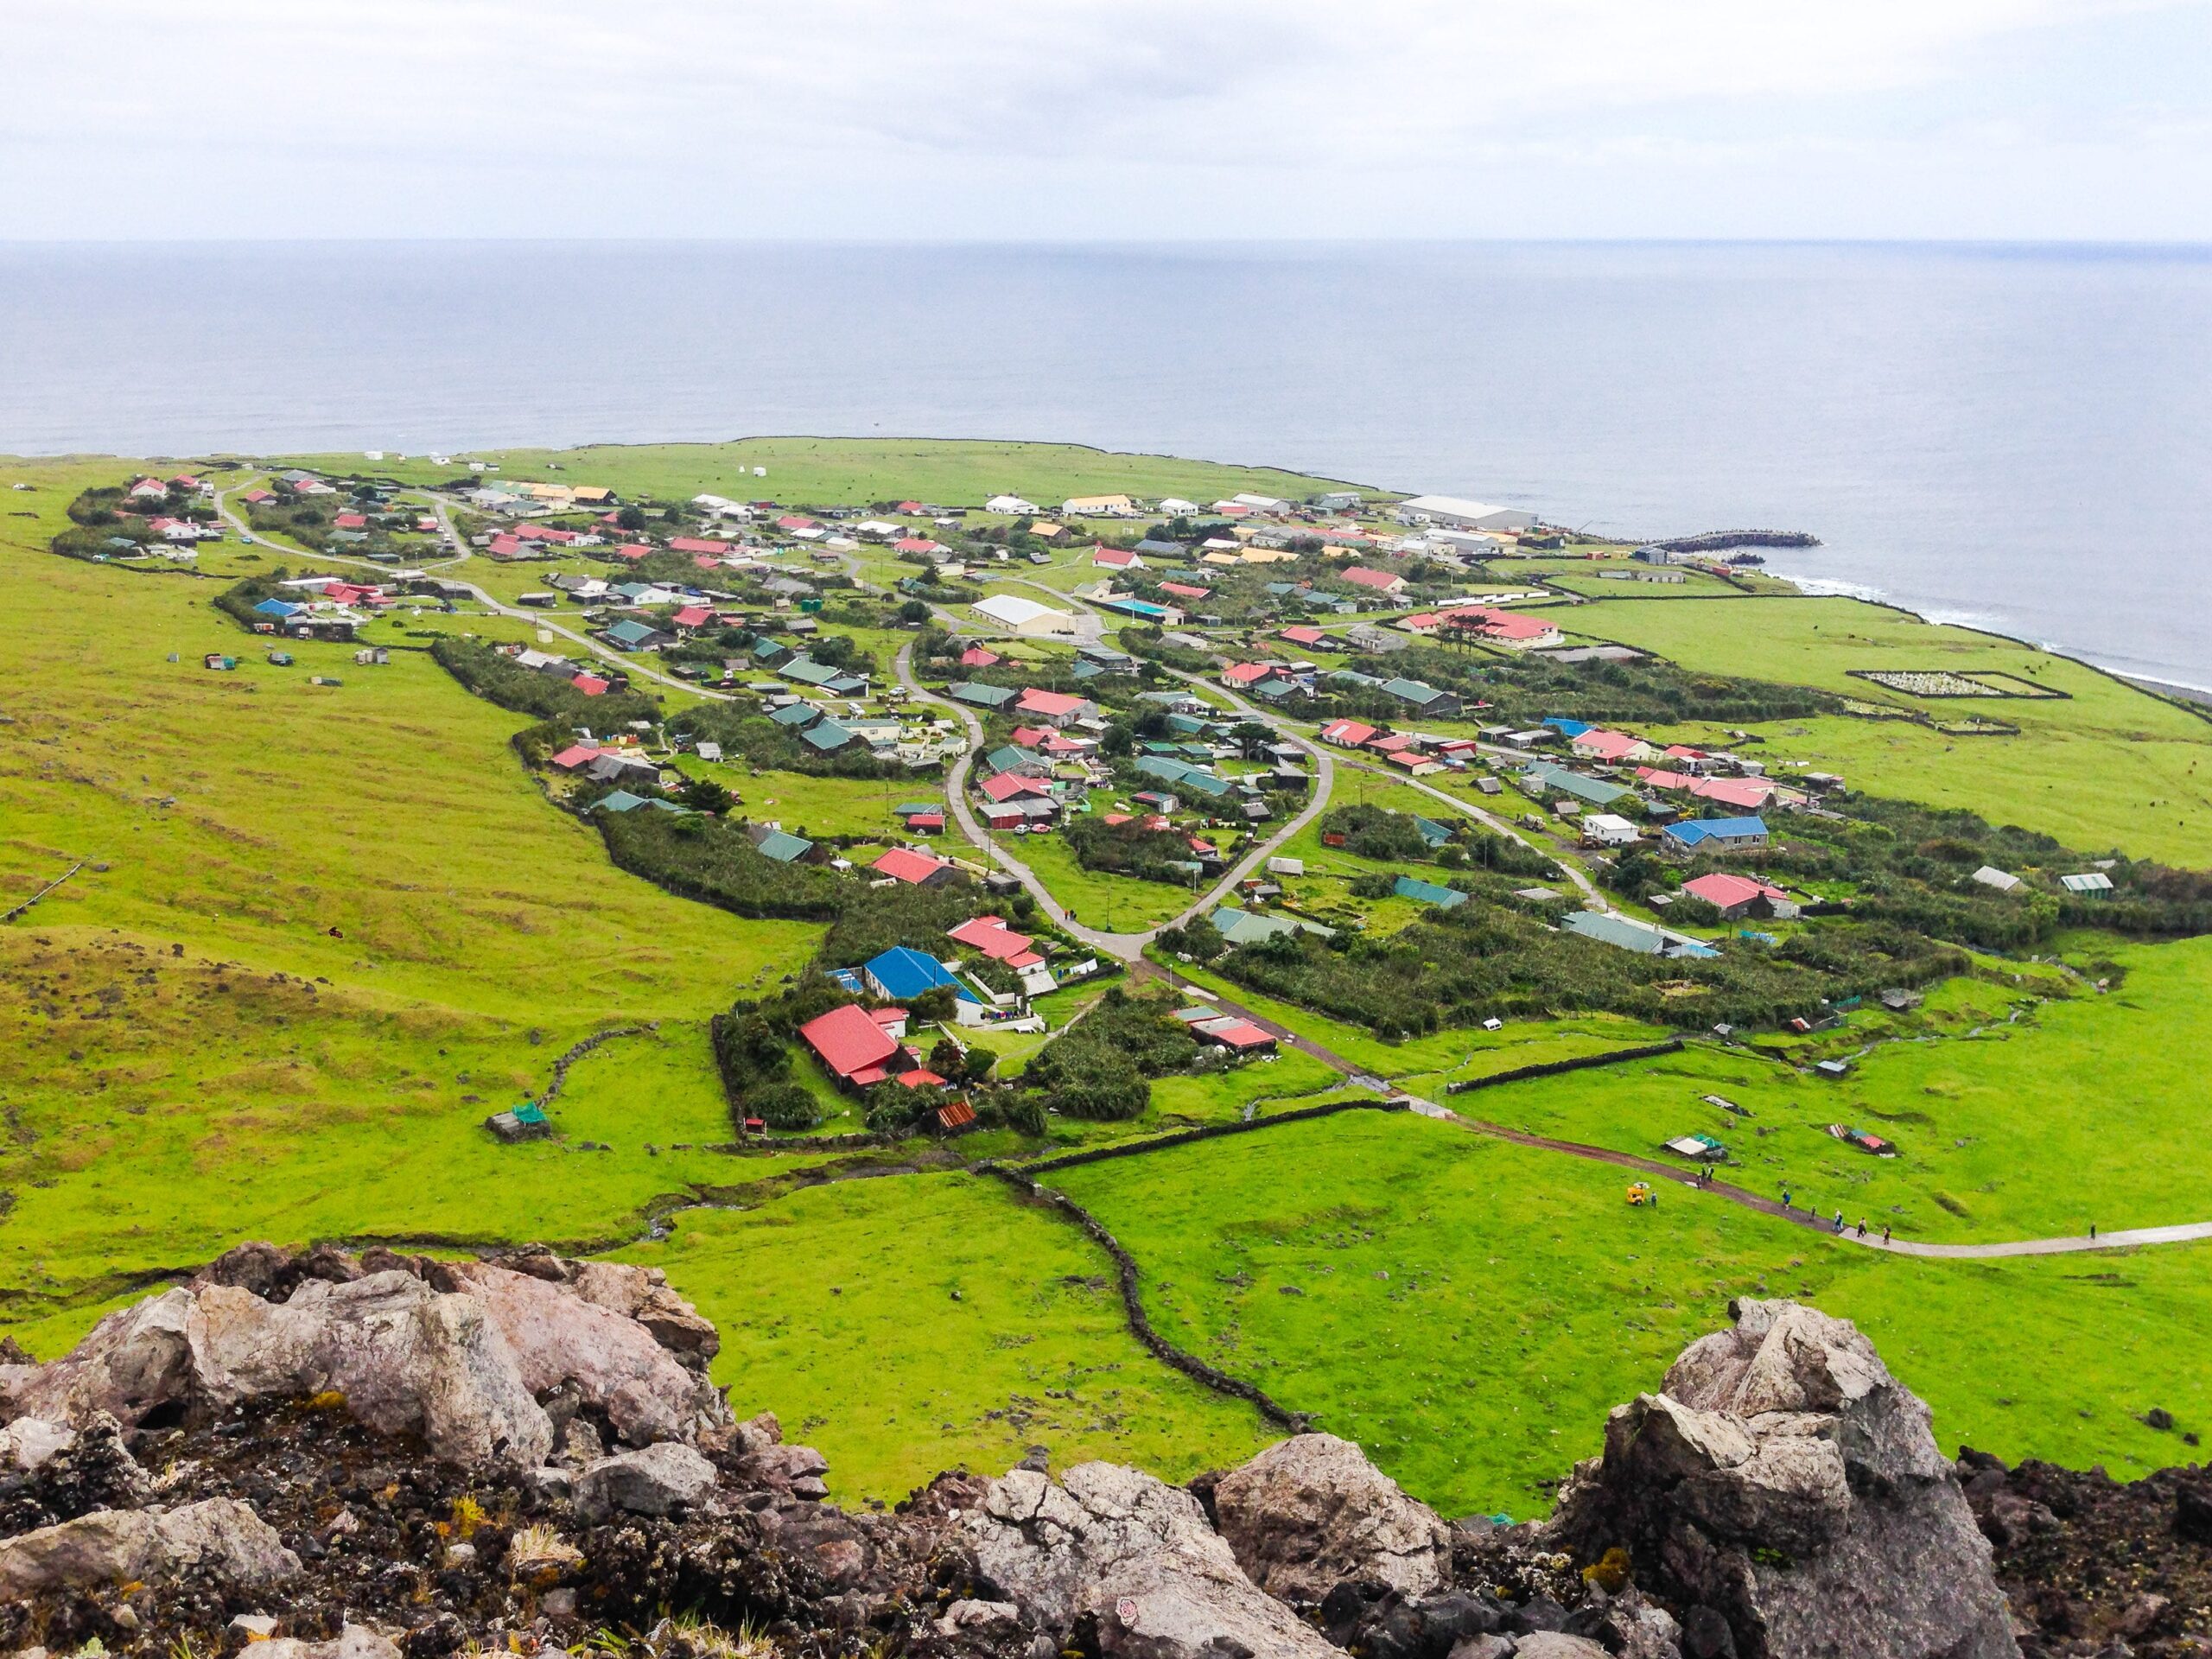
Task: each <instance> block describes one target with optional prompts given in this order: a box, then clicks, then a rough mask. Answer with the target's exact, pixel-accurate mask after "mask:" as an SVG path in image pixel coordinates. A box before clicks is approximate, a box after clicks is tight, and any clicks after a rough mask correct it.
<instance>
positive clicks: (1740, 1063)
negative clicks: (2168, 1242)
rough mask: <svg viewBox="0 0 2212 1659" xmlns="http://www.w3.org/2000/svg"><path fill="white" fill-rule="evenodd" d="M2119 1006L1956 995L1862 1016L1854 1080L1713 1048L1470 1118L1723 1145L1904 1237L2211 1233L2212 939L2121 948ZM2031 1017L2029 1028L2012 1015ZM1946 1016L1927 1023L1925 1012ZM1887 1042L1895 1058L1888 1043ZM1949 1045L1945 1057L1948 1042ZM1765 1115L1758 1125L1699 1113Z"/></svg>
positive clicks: (2088, 1000)
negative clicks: (1713, 1100) (2204, 1047)
mask: <svg viewBox="0 0 2212 1659" xmlns="http://www.w3.org/2000/svg"><path fill="white" fill-rule="evenodd" d="M2114 954H2115V956H2116V957H2117V958H2118V960H2119V961H2120V963H2123V964H2124V965H2125V967H2126V969H2127V977H2126V981H2125V982H2124V983H2123V984H2121V985H2120V988H2118V989H2116V990H2114V991H2113V992H2112V993H2110V994H2109V995H2104V996H2097V995H2094V994H2090V995H2077V996H2075V997H2071V998H2069V999H2067V1000H2064V1001H2043V1002H2040V1003H2037V1002H2033V1001H2031V1000H2029V999H2026V998H2024V997H2023V996H2022V995H2021V994H2020V992H2019V991H2018V989H2016V988H2010V987H2007V986H2003V985H1991V984H1987V983H1982V982H1974V981H1966V982H1958V983H1957V985H1956V987H1955V988H1950V989H1952V991H1953V994H1952V995H1951V996H1950V997H1949V998H1948V1009H1947V1008H1946V1007H1945V1000H1944V999H1931V1002H1930V1010H1932V1011H1933V1012H1934V1013H1935V1014H1937V1015H1940V1016H1942V1017H1940V1018H1924V1017H1916V1018H1914V1019H1913V1020H1909V1021H1904V1022H1898V1021H1893V1020H1886V1019H1884V1018H1882V1017H1880V1016H1879V1015H1878V1014H1867V1015H1854V1016H1853V1021H1852V1024H1853V1027H1854V1028H1855V1033H1854V1034H1852V1035H1848V1036H1845V1035H1840V1034H1839V1035H1837V1036H1836V1037H1834V1039H1832V1040H1830V1041H1829V1042H1828V1043H1827V1046H1826V1048H1827V1052H1839V1053H1845V1054H1849V1053H1853V1052H1858V1051H1859V1049H1861V1048H1862V1047H1864V1046H1865V1045H1866V1043H1867V1042H1869V1041H1873V1042H1875V1043H1876V1044H1877V1046H1874V1047H1872V1049H1871V1051H1870V1052H1866V1054H1865V1056H1864V1058H1860V1059H1859V1060H1857V1061H1855V1062H1854V1064H1853V1068H1852V1071H1851V1073H1850V1075H1849V1076H1848V1077H1844V1078H1842V1079H1840V1080H1836V1081H1830V1080H1828V1079H1825V1078H1821V1077H1813V1076H1811V1075H1809V1074H1808V1073H1806V1072H1802V1071H1796V1070H1793V1069H1792V1068H1790V1067H1789V1066H1786V1065H1779V1064H1777V1063H1776V1062H1774V1061H1771V1060H1761V1059H1758V1058H1753V1057H1751V1056H1750V1055H1746V1054H1743V1053H1740V1052H1727V1051H1723V1050H1719V1049H1715V1048H1713V1047H1710V1046H1704V1045H1697V1046H1692V1047H1691V1048H1689V1049H1688V1050H1685V1051H1684V1052H1681V1053H1679V1054H1675V1055H1669V1056H1668V1057H1666V1058H1662V1059H1656V1060H1644V1061H1638V1062H1634V1063H1631V1064H1630V1065H1623V1066H1618V1067H1610V1068H1607V1069H1605V1070H1604V1071H1594V1072H1580V1073H1577V1074H1575V1075H1573V1076H1572V1077H1557V1078H1542V1079H1538V1080H1535V1081H1532V1082H1529V1083H1523V1084H1511V1085H1509V1086H1507V1087H1504V1088H1501V1089H1497V1090H1485V1091H1484V1093H1482V1094H1480V1095H1478V1096H1470V1097H1469V1098H1468V1099H1467V1100H1466V1101H1465V1102H1464V1103H1462V1105H1463V1109H1465V1111H1467V1112H1468V1113H1469V1114H1470V1115H1471V1116H1479V1117H1484V1118H1487V1119H1489V1120H1491V1122H1501V1123H1504V1124H1506V1125H1508V1126H1509V1127H1511V1128H1526V1129H1531V1130H1534V1131H1535V1132H1537V1133H1539V1134H1541V1135H1551V1136H1554V1137H1558V1138H1561V1139H1566V1140H1572V1141H1583V1142H1586V1143H1590V1144H1594V1145H1599V1146H1608V1147H1619V1148H1621V1149H1622V1150H1624V1151H1631V1152H1640V1153H1645V1154H1653V1153H1656V1150H1657V1148H1658V1146H1659V1143H1660V1142H1661V1141H1665V1140H1668V1139H1669V1138H1671V1137H1673V1136H1675V1135H1685V1134H1707V1135H1713V1136H1714V1137H1716V1138H1717V1139H1719V1140H1720V1141H1723V1142H1725V1143H1726V1145H1727V1146H1728V1147H1729V1148H1730V1150H1731V1151H1732V1153H1733V1154H1735V1156H1736V1158H1737V1159H1738V1160H1739V1161H1740V1167H1739V1168H1736V1169H1732V1170H1731V1171H1730V1172H1729V1178H1730V1179H1732V1180H1734V1181H1736V1182H1737V1183H1738V1185H1743V1186H1745V1187H1746V1188H1748V1189H1750V1190H1751V1191H1752V1192H1758V1193H1760V1194H1761V1195H1763V1196H1765V1197H1774V1196H1776V1195H1777V1194H1778V1193H1779V1192H1781V1191H1782V1190H1783V1187H1784V1186H1787V1187H1788V1188H1789V1191H1790V1192H1791V1193H1792V1194H1793V1196H1794V1198H1795V1199H1796V1202H1797V1203H1798V1204H1800V1205H1805V1204H1810V1205H1813V1206H1814V1207H1815V1208H1816V1209H1818V1210H1819V1211H1821V1212H1822V1213H1828V1212H1831V1211H1834V1210H1835V1209H1837V1208H1839V1207H1840V1208H1841V1209H1842V1210H1843V1211H1844V1213H1845V1215H1846V1216H1847V1217H1848V1218H1849V1219H1851V1220H1852V1221H1853V1222H1854V1223H1855V1222H1856V1221H1857V1220H1858V1219H1859V1217H1861V1216H1865V1217H1869V1218H1870V1219H1871V1220H1872V1224H1874V1225H1876V1226H1880V1225H1882V1224H1885V1223H1887V1224H1891V1225H1892V1226H1894V1227H1895V1228H1896V1229H1897V1232H1898V1234H1899V1235H1900V1236H1904V1237H1908V1238H1924V1239H1932V1240H1941V1241H1945V1242H1957V1243H1977V1242H1983V1241H1988V1240H1997V1239H2008V1238H2035V1237H2043V1236H2052V1235H2060V1234H2066V1235H2078V1234H2081V1233H2085V1232H2087V1231H2088V1227H2089V1225H2090V1224H2091V1223H2093V1222H2094V1223H2095V1224H2097V1225H2098V1226H2099V1227H2101V1229H2102V1230H2105V1231H2107V1232H2111V1231H2114V1230H2120V1229H2122V1228H2133V1227H2158V1226H2165V1225H2169V1224H2173V1223H2177V1222H2184V1221H2200V1220H2202V1219H2204V1217H2205V1215H2206V1213H2207V1210H2208V1205H2207V1204H2206V1202H2205V1197H2204V1192H2203V1184H2202V1180H2201V1179H2199V1173H2200V1172H2199V1169H2198V1166H2197V1164H2196V1160H2195V1159H2194V1157H2193V1156H2192V1155H2190V1149H2192V1148H2194V1147H2197V1146H2199V1145H2201V1144H2202V1141H2203V1137H2204V1133H2205V1128H2206V1112H2205V1107H2204V1103H2203V1099H2202V1093H2201V1091H2200V1090H2198V1089H2197V1088H2196V1086H2195V1083H2194V1079H2195V1077H2196V1071H2197V1060H2196V1056H2197V1055H2198V1053H2200V1052H2202V1051H2201V1049H2200V1047H2199V1045H2200V1044H2202V1042H2203V1041H2205V1039H2206V1036H2207V1030H2206V1021H2207V1018H2208V1011H2212V939H2194V940H2190V941H2188V942H2185V943H2183V944H2169V945H2161V946H2138V947H2132V948H2122V949H2120V950H2117V951H2115V953H2114ZM2015 1006H2017V1007H2020V1008H2021V1009H2022V1010H2023V1011H2024V1017H2023V1018H2022V1019H2020V1020H2018V1022H2017V1023H2012V1020H2011V1016H2012V1009H2013V1007H2015ZM1928 1012H1929V1011H1923V1014H1926V1013H1928ZM1885 1031H1887V1032H1889V1033H1891V1040H1888V1041H1881V1040H1879V1033H1883V1032H1885ZM1937 1036H1940V1037H1941V1038H1942V1040H1931V1039H1933V1038H1935V1037H1937ZM1707 1094H1718V1095H1720V1096H1724V1097H1725V1098H1726V1099H1729V1100H1732V1101H1733V1102H1735V1103H1737V1104H1738V1105H1740V1106H1745V1107H1748V1108H1749V1109H1751V1112H1752V1113H1753V1116H1752V1117H1751V1119H1750V1120H1749V1121H1745V1120H1744V1119H1741V1118H1737V1117H1733V1116H1731V1115H1729V1114H1728V1113H1726V1111H1723V1110H1721V1109H1718V1108H1715V1107H1712V1106H1708V1105H1706V1104H1705V1103H1703V1102H1702V1101H1701V1099H1700V1096H1704V1095H1707ZM1832 1122H1841V1123H1844V1124H1846V1125H1850V1126H1856V1127H1858V1128H1864V1129H1867V1130H1870V1131H1872V1132H1873V1133H1874V1134H1877V1135H1882V1136H1884V1137H1885V1138H1886V1139H1888V1140H1891V1141H1894V1142H1895V1143H1896V1144H1897V1146H1898V1147H1900V1148H1901V1150H1902V1154H1903V1155H1902V1156H1899V1157H1897V1158H1894V1159H1890V1158H1870V1157H1868V1156H1866V1154H1862V1153H1858V1152H1854V1151H1853V1150H1852V1149H1851V1148H1849V1147H1846V1146H1845V1145H1843V1144H1842V1143H1841V1142H1840V1141H1837V1140H1835V1139H1834V1137H1832V1136H1830V1135H1828V1134H1827V1133H1826V1126H1827V1124H1829V1123H1832Z"/></svg>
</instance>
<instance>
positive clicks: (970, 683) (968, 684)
mask: <svg viewBox="0 0 2212 1659" xmlns="http://www.w3.org/2000/svg"><path fill="white" fill-rule="evenodd" d="M945 695H946V696H950V697H951V698H952V700H953V701H954V702H964V703H967V704H969V706H970V707H971V708H976V709H1003V708H1005V707H1006V706H1007V704H1008V703H1009V702H1013V701H1014V699H1015V698H1016V697H1018V696H1020V695H1021V693H1020V692H1019V691H1017V690H1014V688H1013V687H1012V686H1010V685H985V684H983V683H982V682H980V681H976V680H963V681H962V682H960V683H959V684H957V685H949V686H947V687H946V688H945Z"/></svg>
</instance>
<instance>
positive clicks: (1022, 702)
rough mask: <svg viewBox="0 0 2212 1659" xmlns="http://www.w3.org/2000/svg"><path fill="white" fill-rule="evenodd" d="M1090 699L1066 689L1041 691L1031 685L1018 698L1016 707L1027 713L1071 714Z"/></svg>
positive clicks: (1015, 703) (1047, 714)
mask: <svg viewBox="0 0 2212 1659" xmlns="http://www.w3.org/2000/svg"><path fill="white" fill-rule="evenodd" d="M1087 701H1089V699H1087V698H1084V697H1078V696H1073V695H1071V693H1069V692H1065V691H1040V690H1038V689H1037V688H1036V687H1035V686H1031V687H1030V688H1029V689H1028V690H1027V691H1024V692H1023V693H1022V694H1021V696H1020V697H1019V698H1018V699H1016V701H1015V702H1014V707H1015V708H1016V709H1020V711H1021V712H1022V713H1023V714H1025V715H1046V716H1048V717H1049V716H1052V715H1071V714H1073V713H1074V712H1075V711H1076V710H1077V709H1080V708H1082V707H1083V705H1084V703H1085V702H1087Z"/></svg>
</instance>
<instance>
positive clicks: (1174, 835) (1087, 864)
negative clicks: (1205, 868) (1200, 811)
mask: <svg viewBox="0 0 2212 1659" xmlns="http://www.w3.org/2000/svg"><path fill="white" fill-rule="evenodd" d="M1060 838H1061V839H1062V840H1063V841H1065V842H1067V844H1068V846H1069V848H1070V849H1071V850H1072V851H1073V852H1074V854H1075V856H1076V862H1077V863H1078V864H1080V865H1082V866H1083V868H1084V869H1086V870H1101V871H1103V872H1105V873H1106V874H1109V875H1126V876H1131V877H1134V878H1135V879H1136V880H1140V881H1167V882H1172V883H1173V884H1175V885H1176V886H1178V887H1182V886H1186V885H1188V883H1189V881H1190V872H1189V871H1188V870H1181V869H1177V868H1174V867H1175V865H1177V864H1178V863H1184V864H1187V863H1189V862H1190V861H1191V859H1192V852H1191V843H1190V842H1189V840H1188V839H1187V838H1186V837H1185V836H1184V835H1183V833H1182V832H1181V831H1180V830H1178V829H1147V828H1146V827H1145V821H1144V820H1143V819H1142V818H1141V817H1133V818H1131V819H1129V821H1128V823H1107V822H1106V821H1105V819H1103V817H1098V816H1096V814H1089V813H1077V814H1076V815H1075V816H1074V817H1071V818H1070V819H1069V820H1068V821H1067V824H1066V826H1065V828H1064V829H1062V830H1061V832H1060Z"/></svg>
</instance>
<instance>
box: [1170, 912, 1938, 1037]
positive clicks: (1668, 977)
mask: <svg viewBox="0 0 2212 1659" xmlns="http://www.w3.org/2000/svg"><path fill="white" fill-rule="evenodd" d="M1186 948H1187V946H1186ZM1192 954H1193V955H1197V954H1198V952H1196V951H1193V952H1192ZM1217 965H1218V967H1219V969H1220V971H1221V972H1222V973H1224V975H1226V976H1228V977H1230V978H1231V979H1234V980H1236V982H1239V983H1240V984H1245V985H1249V986H1251V987H1252V988H1255V989H1256V990H1261V991H1264V992H1266V993H1267V994H1268V995H1272V996H1278V997H1282V998H1285V999H1287V1000H1289V1001H1295V1002H1300V1003H1303V1004H1305V1005H1306V1007H1313V1008H1319V1009H1320V1010H1321V1011H1322V1012H1324V1013H1326V1014H1334V1015H1336V1016H1337V1017H1338V1018H1339V1019H1344V1020H1353V1021H1356V1022H1357V1023H1358V1024H1361V1025H1363V1026H1367V1027H1370V1028H1371V1029H1373V1030H1374V1031H1375V1032H1376V1033H1378V1034H1380V1035H1383V1036H1401V1035H1406V1034H1409V1033H1421V1032H1430V1031H1436V1030H1440V1029H1442V1028H1444V1027H1452V1026H1466V1025H1473V1024H1475V1023H1478V1021H1480V1020H1485V1019H1490V1018H1492V1017H1496V1018H1498V1019H1512V1018H1516V1017H1524V1018H1525V1017H1541V1016H1543V1015H1547V1014H1563V1013H1568V1012H1573V1011H1576V1010H1604V1011H1606V1012H1610V1013H1614V1014H1627V1015H1630V1016H1632V1017H1635V1018H1637V1019H1642V1020H1650V1021H1652V1022H1653V1023H1655V1024H1659V1025H1671V1026H1681V1025H1685V1024H1689V1025H1697V1026H1706V1025H1711V1024H1714V1023H1716V1022H1719V1021H1726V1022H1727V1023H1729V1024H1732V1025H1738V1026H1747V1027H1758V1026H1773V1025H1777V1024H1779V1023H1781V1022H1783V1021H1784V1020H1789V1019H1791V1018H1794V1017H1796V1016H1799V1015H1814V1014H1818V1013H1819V1012H1820V1011H1821V1000H1822V999H1823V998H1827V999H1830V1000H1832V1001H1833V1000H1838V999H1842V998H1847V997H1851V996H1868V995H1875V994H1877V993H1878V992H1880V991H1882V990H1883V989H1885V988H1888V987H1891V986H1893V985H1908V986H1910V985H1921V984H1926V983H1929V982H1933V981H1935V980H1938V979H1942V978H1944V977H1947V976H1950V975H1952V974H1955V973H1961V972H1964V971H1966V970H1967V967H1968V965H1969V964H1968V962H1967V957H1965V956H1964V955H1963V954H1962V953H1961V952H1960V951H1958V950H1955V949H1952V948H1950V947H1948V946H1945V945H1941V944H1936V942H1935V941H1933V940H1931V939H1929V938H1927V937H1925V936H1924V935H1922V934H1918V933H1915V932H1911V931H1908V930H1905V929H1901V928H1894V927H1885V926H1881V925H1864V924H1855V923H1854V924H1846V925H1839V926H1832V927H1825V928H1822V929H1821V930H1820V931H1818V932H1817V933H1807V934H1803V935H1800V936H1797V937H1796V938H1790V939H1789V940H1788V941H1786V942H1785V943H1784V944H1782V945H1781V946H1780V947H1779V948H1770V947H1765V946H1760V945H1755V944H1751V943H1750V942H1748V941H1738V943H1737V944H1735V945H1732V947H1731V948H1730V949H1729V950H1728V951H1727V952H1726V953H1725V954H1724V955H1722V956H1721V957H1717V958H1715V959H1713V960H1709V961H1694V960H1685V959H1674V958H1661V957H1647V956H1642V955H1639V954H1637V952H1635V951H1631V950H1620V949H1618V947H1616V946H1613V945H1610V944H1601V943H1599V942H1598V941H1596V940H1592V939H1584V938H1579V937H1577V936H1575V935H1573V934H1567V933H1554V932H1553V931H1550V930H1549V929H1548V927H1546V925H1544V923H1543V922H1542V921H1541V919H1540V918H1538V917H1537V916H1535V915H1532V914H1529V913H1525V912H1522V911H1519V910H1516V909H1513V908H1509V907H1507V906H1500V905H1495V904H1491V903H1487V902H1485V901H1484V899H1481V898H1479V897H1477V898H1471V899H1469V900H1468V902H1467V903H1465V905H1462V906H1458V907H1457V908H1455V909H1452V910H1450V911H1442V912H1428V913H1427V914H1426V915H1424V916H1423V918H1421V920H1419V921H1417V922H1415V923H1414V924H1413V925H1410V926H1408V927H1407V928H1404V929H1403V930H1402V931H1399V932H1397V933H1395V934H1394V935H1391V936H1390V937H1389V938H1367V937H1365V936H1362V935H1356V934H1339V935H1338V936H1337V937H1336V938H1330V939H1325V940H1324V939H1320V938H1315V937H1314V936H1313V935H1311V934H1304V933H1300V934H1295V935H1280V936H1278V937H1276V938H1271V939H1268V940H1264V941H1262V942H1261V943H1260V944H1249V945H1244V946H1241V947H1239V948H1238V949H1236V950H1231V951H1229V952H1228V953H1227V954H1226V955H1224V956H1223V957H1221V958H1220V960H1219V963H1218V964H1217Z"/></svg>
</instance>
